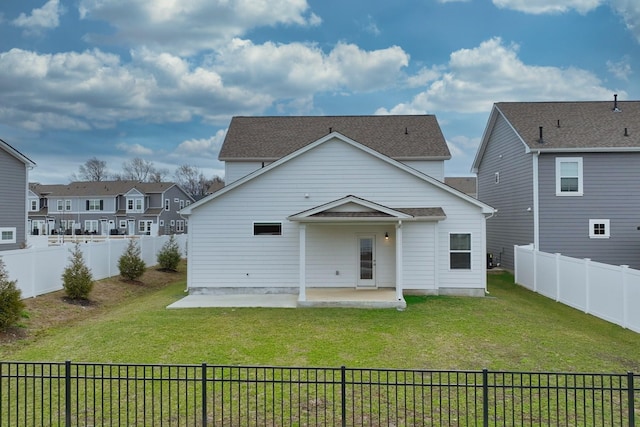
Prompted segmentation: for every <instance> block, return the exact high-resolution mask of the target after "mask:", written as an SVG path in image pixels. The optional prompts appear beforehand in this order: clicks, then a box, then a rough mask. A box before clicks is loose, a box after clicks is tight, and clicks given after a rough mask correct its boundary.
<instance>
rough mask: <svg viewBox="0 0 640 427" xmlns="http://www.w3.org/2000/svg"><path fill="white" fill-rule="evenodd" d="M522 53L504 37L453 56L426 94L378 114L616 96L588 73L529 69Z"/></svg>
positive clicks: (466, 109)
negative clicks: (522, 59) (505, 41)
mask: <svg viewBox="0 0 640 427" xmlns="http://www.w3.org/2000/svg"><path fill="white" fill-rule="evenodd" d="M517 53H518V46H517V45H515V44H511V45H505V44H504V43H503V42H502V40H501V39H500V38H493V39H490V40H487V41H485V42H482V43H481V44H480V46H478V47H475V48H473V49H461V50H458V51H456V52H453V53H452V54H451V56H450V61H449V63H448V64H447V65H446V67H445V69H444V71H443V73H442V76H441V77H440V78H439V79H437V80H435V81H433V82H432V83H431V84H430V86H429V87H428V88H427V89H426V90H424V91H423V92H420V93H418V94H417V95H415V96H414V98H413V99H412V100H411V101H410V102H408V103H403V104H398V105H396V106H395V107H393V108H391V109H390V110H387V109H380V110H379V111H378V113H380V114H388V113H391V114H409V113H414V114H415V113H425V112H433V111H438V112H444V111H456V112H463V113H483V112H484V113H486V112H487V111H489V110H490V109H491V105H492V104H493V103H494V102H501V101H554V100H587V99H588V100H593V99H609V98H610V97H611V94H612V93H614V92H615V91H614V90H613V89H609V88H606V87H604V86H603V85H602V82H601V81H600V79H598V77H596V76H595V75H594V74H592V73H590V72H588V71H585V70H581V69H578V68H558V67H549V66H538V65H528V64H525V63H523V62H522V61H521V60H520V59H519V58H518V54H517ZM617 92H618V93H620V94H621V96H622V97H624V96H625V95H626V94H625V93H624V92H623V91H617Z"/></svg>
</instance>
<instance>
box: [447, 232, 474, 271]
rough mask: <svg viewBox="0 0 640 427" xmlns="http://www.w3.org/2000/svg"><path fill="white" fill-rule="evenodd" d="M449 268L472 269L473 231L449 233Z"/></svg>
mask: <svg viewBox="0 0 640 427" xmlns="http://www.w3.org/2000/svg"><path fill="white" fill-rule="evenodd" d="M449 268H450V269H452V270H471V233H451V234H449Z"/></svg>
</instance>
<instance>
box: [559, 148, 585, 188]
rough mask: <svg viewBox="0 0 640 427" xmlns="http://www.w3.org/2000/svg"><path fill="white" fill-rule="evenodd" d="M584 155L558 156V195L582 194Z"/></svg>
mask: <svg viewBox="0 0 640 427" xmlns="http://www.w3.org/2000/svg"><path fill="white" fill-rule="evenodd" d="M582 181H583V179H582V157H556V196H582V194H583V193H582Z"/></svg>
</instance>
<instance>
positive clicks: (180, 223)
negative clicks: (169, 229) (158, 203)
mask: <svg viewBox="0 0 640 427" xmlns="http://www.w3.org/2000/svg"><path fill="white" fill-rule="evenodd" d="M176 232H178V233H184V220H183V219H179V220H177V221H176Z"/></svg>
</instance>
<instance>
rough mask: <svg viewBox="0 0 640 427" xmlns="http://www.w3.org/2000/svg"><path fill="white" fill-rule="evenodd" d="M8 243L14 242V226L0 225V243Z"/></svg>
mask: <svg viewBox="0 0 640 427" xmlns="http://www.w3.org/2000/svg"><path fill="white" fill-rule="evenodd" d="M10 243H16V228H15V227H0V244H2V245H8V244H10Z"/></svg>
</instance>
